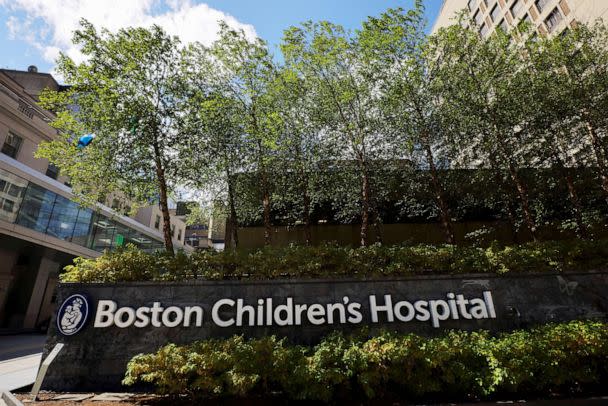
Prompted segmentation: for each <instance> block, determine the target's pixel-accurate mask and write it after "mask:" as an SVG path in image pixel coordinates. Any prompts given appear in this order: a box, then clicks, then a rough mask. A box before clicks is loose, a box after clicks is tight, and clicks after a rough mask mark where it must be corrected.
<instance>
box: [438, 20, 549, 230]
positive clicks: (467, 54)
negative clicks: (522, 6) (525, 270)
mask: <svg viewBox="0 0 608 406" xmlns="http://www.w3.org/2000/svg"><path fill="white" fill-rule="evenodd" d="M469 24H470V25H471V27H475V25H474V23H473V22H470V23H469ZM433 42H434V44H435V45H434V46H435V48H436V50H435V51H434V52H435V54H436V55H437V58H441V67H440V71H439V75H440V76H441V79H440V81H441V83H442V85H441V86H442V99H443V101H444V103H446V105H449V106H450V108H449V112H450V113H449V119H450V121H451V122H452V123H453V125H454V131H453V132H452V136H451V137H450V138H451V142H452V144H453V147H452V148H453V149H454V150H455V151H460V153H461V154H462V155H465V154H467V153H471V152H473V153H475V154H476V155H477V156H474V157H473V158H474V160H475V161H477V162H478V163H479V164H480V166H481V167H483V166H484V165H486V166H489V167H490V168H492V169H493V170H499V169H502V168H504V169H506V171H507V173H508V174H509V178H510V179H511V181H512V183H513V185H514V186H515V190H516V193H517V197H518V200H519V202H520V204H521V209H522V212H523V217H524V222H525V224H526V226H527V228H528V230H529V232H530V234H531V236H532V238H533V239H536V234H537V230H536V220H535V215H534V213H533V212H532V207H531V203H530V197H529V191H528V186H527V184H526V182H525V180H524V178H523V177H522V175H521V173H520V168H521V166H522V163H523V161H522V152H523V150H524V149H523V148H522V146H523V145H525V141H524V139H525V138H526V137H529V136H530V133H529V129H530V127H529V126H528V119H529V108H530V106H529V105H528V104H526V103H527V101H528V97H527V96H526V93H525V92H526V89H525V83H526V80H525V76H526V75H527V73H526V72H525V71H523V70H522V69H521V62H522V58H521V55H522V52H523V50H522V49H521V47H522V46H523V45H522V43H521V42H518V41H512V39H511V37H510V35H508V34H507V33H505V32H503V31H502V30H500V29H499V30H498V31H496V32H494V33H493V34H492V35H490V36H489V37H488V38H482V37H481V36H480V35H479V33H478V32H477V30H476V29H474V28H465V27H464V23H463V22H461V23H460V24H454V25H453V26H450V27H448V28H447V29H442V30H440V32H439V33H438V34H437V35H436V37H435V38H434V39H433ZM457 159H458V158H457Z"/></svg>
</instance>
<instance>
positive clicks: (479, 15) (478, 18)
mask: <svg viewBox="0 0 608 406" xmlns="http://www.w3.org/2000/svg"><path fill="white" fill-rule="evenodd" d="M473 18H474V19H475V22H476V23H477V25H481V24H482V23H483V14H482V13H481V11H479V10H477V13H475V17H473Z"/></svg>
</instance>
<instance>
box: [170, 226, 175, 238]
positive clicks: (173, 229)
mask: <svg viewBox="0 0 608 406" xmlns="http://www.w3.org/2000/svg"><path fill="white" fill-rule="evenodd" d="M171 237H175V224H171Z"/></svg>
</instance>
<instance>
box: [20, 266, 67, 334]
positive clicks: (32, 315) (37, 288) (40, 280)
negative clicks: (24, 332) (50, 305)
mask: <svg viewBox="0 0 608 406" xmlns="http://www.w3.org/2000/svg"><path fill="white" fill-rule="evenodd" d="M59 266H60V264H59V263H58V262H55V261H53V260H51V259H49V258H47V257H42V259H41V260H40V267H39V268H38V274H37V275H36V282H35V283H34V288H33V289H32V296H31V298H30V303H29V304H28V306H27V312H26V314H25V319H24V320H23V328H35V327H36V323H37V321H38V313H39V312H40V306H41V304H42V300H43V299H44V296H45V295H44V293H45V290H46V286H47V282H48V279H49V275H51V274H53V273H55V272H57V271H58V270H59Z"/></svg>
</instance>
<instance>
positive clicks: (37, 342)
mask: <svg viewBox="0 0 608 406" xmlns="http://www.w3.org/2000/svg"><path fill="white" fill-rule="evenodd" d="M45 341H46V335H44V334H19V335H6V336H0V392H2V391H12V390H15V389H20V388H23V387H26V386H29V385H31V384H33V383H34V381H35V380H36V374H37V373H38V366H39V365H40V360H41V358H42V349H43V347H44V343H45Z"/></svg>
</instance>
